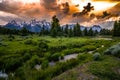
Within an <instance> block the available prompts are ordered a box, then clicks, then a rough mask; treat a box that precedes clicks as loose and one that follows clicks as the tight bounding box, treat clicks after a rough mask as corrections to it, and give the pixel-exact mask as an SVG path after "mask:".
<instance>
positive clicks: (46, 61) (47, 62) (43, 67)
mask: <svg viewBox="0 0 120 80" xmlns="http://www.w3.org/2000/svg"><path fill="white" fill-rule="evenodd" d="M48 66H49V61H48V60H45V61H43V62H42V64H41V68H42V69H45V68H47V67H48Z"/></svg>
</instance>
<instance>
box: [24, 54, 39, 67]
mask: <svg viewBox="0 0 120 80" xmlns="http://www.w3.org/2000/svg"><path fill="white" fill-rule="evenodd" d="M39 63H40V61H39V57H38V56H37V55H34V56H32V58H31V59H30V60H28V61H27V63H26V64H27V66H30V68H33V67H34V66H35V65H36V64H39Z"/></svg>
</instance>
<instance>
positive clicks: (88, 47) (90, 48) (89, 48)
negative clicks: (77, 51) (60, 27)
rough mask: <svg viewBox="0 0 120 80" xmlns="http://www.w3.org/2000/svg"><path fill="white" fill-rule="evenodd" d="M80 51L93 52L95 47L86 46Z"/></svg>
mask: <svg viewBox="0 0 120 80" xmlns="http://www.w3.org/2000/svg"><path fill="white" fill-rule="evenodd" d="M82 49H83V50H85V51H93V50H95V49H96V47H95V46H93V45H86V46H83V47H82Z"/></svg>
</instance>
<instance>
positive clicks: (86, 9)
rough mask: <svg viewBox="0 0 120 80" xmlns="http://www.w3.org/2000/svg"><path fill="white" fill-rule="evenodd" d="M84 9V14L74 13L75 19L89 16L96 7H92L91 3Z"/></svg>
mask: <svg viewBox="0 0 120 80" xmlns="http://www.w3.org/2000/svg"><path fill="white" fill-rule="evenodd" d="M83 8H84V9H83V10H82V12H78V13H74V14H73V17H76V16H82V15H86V14H87V15H88V14H89V12H91V11H92V10H94V6H91V3H88V4H87V6H84V7H83Z"/></svg>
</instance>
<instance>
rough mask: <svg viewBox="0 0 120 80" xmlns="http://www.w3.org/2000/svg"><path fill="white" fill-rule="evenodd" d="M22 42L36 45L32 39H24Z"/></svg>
mask: <svg viewBox="0 0 120 80" xmlns="http://www.w3.org/2000/svg"><path fill="white" fill-rule="evenodd" d="M24 44H27V45H36V44H37V43H36V42H34V41H32V40H26V41H25V42H24Z"/></svg>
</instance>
